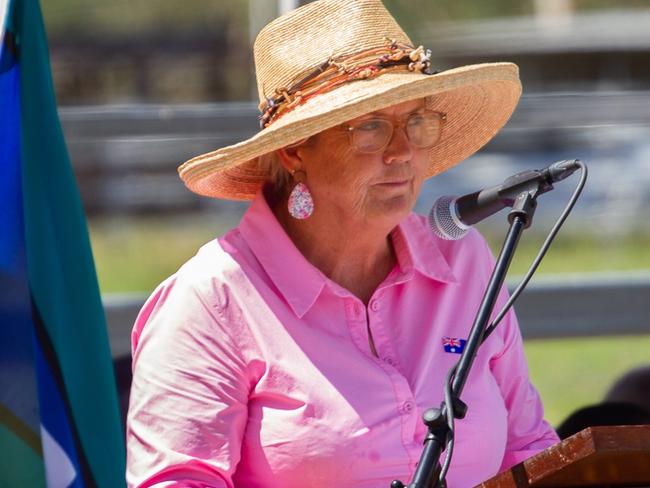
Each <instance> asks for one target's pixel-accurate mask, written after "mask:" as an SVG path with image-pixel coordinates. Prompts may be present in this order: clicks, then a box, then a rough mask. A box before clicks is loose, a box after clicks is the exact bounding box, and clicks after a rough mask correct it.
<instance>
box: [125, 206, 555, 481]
mask: <svg viewBox="0 0 650 488" xmlns="http://www.w3.org/2000/svg"><path fill="white" fill-rule="evenodd" d="M392 240H393V245H394V249H395V252H396V255H397V260H398V264H397V265H396V266H395V268H394V269H393V270H392V271H391V272H390V273H389V275H388V276H387V277H386V279H385V280H384V281H383V283H382V284H381V285H380V286H379V287H378V288H377V290H375V292H374V294H373V296H372V298H371V300H370V302H369V304H368V306H367V307H366V306H365V305H364V303H363V302H362V301H360V300H359V299H358V298H357V297H355V296H353V295H352V294H351V293H350V292H349V291H347V290H346V289H344V288H342V287H341V286H339V285H337V284H336V283H334V282H332V281H331V280H329V279H328V278H327V277H326V276H325V275H323V273H321V272H320V271H319V270H318V269H316V268H315V267H314V266H312V265H311V264H310V263H309V262H308V261H307V260H306V259H305V258H304V257H303V256H302V255H301V254H300V252H299V251H298V250H297V249H296V247H295V246H294V245H293V243H292V241H291V240H290V239H289V237H288V236H287V235H286V233H285V232H284V230H283V229H282V227H281V226H280V225H279V224H278V222H277V220H276V219H275V217H274V215H273V213H272V212H271V211H270V209H269V207H268V205H267V203H266V201H265V199H264V198H263V197H262V196H259V195H258V197H257V199H256V200H255V201H254V202H253V203H252V205H251V207H250V209H249V210H248V212H247V213H246V215H245V216H244V218H243V220H242V221H241V224H240V226H239V227H238V228H237V229H234V230H232V231H231V232H229V233H228V234H226V235H225V236H224V237H222V238H220V239H217V240H214V241H212V242H210V243H208V244H206V245H205V246H203V247H202V248H201V250H200V251H199V252H198V253H197V255H196V256H194V257H193V258H192V259H190V260H189V261H188V262H187V263H186V264H185V265H184V266H183V267H181V269H180V270H179V271H178V272H177V273H176V274H174V275H173V276H171V277H170V278H168V279H167V280H166V281H165V282H163V283H162V284H161V285H160V286H159V287H158V288H157V290H156V291H155V292H154V293H153V295H152V296H151V297H150V298H149V300H148V301H147V302H146V304H145V305H144V307H143V309H142V311H141V312H140V315H139V316H138V318H137V321H136V324H135V327H134V330H133V336H132V340H133V361H134V366H133V367H134V377H133V386H132V390H131V404H130V410H129V416H128V427H127V444H128V461H127V464H128V469H127V480H128V484H129V486H132V487H133V486H138V487H144V486H156V487H163V486H164V487H168V486H183V487H213V486H214V487H217V486H218V487H222V486H228V487H230V486H238V487H239V486H240V487H258V486H259V487H265V488H273V487H283V488H288V487H321V486H322V487H325V486H354V487H373V488H375V487H386V488H388V487H389V486H390V482H391V481H392V480H393V479H395V478H399V479H401V480H402V481H405V482H406V481H408V480H410V478H411V476H412V475H413V472H414V469H415V466H416V463H417V461H418V460H419V457H420V453H421V450H422V441H423V438H424V435H425V433H426V430H425V426H424V425H423V423H422V420H421V415H422V412H423V410H424V409H426V408H428V407H431V406H437V405H439V404H440V402H441V400H442V392H443V381H444V377H445V374H446V373H447V371H448V370H449V368H451V367H452V366H453V365H454V364H455V363H456V361H457V360H458V359H459V357H460V356H459V355H458V354H456V353H454V352H446V351H445V348H444V344H443V339H444V338H451V339H465V338H467V334H468V332H469V329H470V327H471V325H472V322H473V319H474V316H475V314H476V309H477V306H478V304H479V301H480V299H481V296H482V293H483V291H484V288H485V285H486V282H487V280H488V278H489V275H490V272H491V269H492V264H493V257H492V255H491V253H490V250H489V248H488V247H487V245H486V243H485V241H484V240H483V239H482V237H481V236H480V235H479V234H478V233H476V232H471V233H470V234H468V235H467V236H466V237H465V238H464V239H462V240H459V241H441V240H438V239H437V238H436V237H434V236H433V234H432V233H431V232H430V231H429V230H428V228H427V225H426V221H425V220H424V219H423V218H422V217H420V216H417V215H415V214H412V215H410V216H409V217H407V218H406V219H405V220H404V221H403V222H402V223H401V224H400V225H399V226H398V227H397V228H396V229H395V230H394V231H393V233H392ZM505 299H506V294H505V292H503V293H502V294H501V295H500V299H499V304H498V307H497V310H498V309H499V308H500V306H501V305H502V304H503V303H504V301H505ZM368 327H369V328H370V330H371V331H372V337H373V339H374V345H375V348H376V352H377V354H378V357H376V356H375V355H374V354H373V353H372V351H371V348H370V345H369V338H368ZM447 346H448V347H447V349H448V350H451V347H452V346H450V345H449V343H447ZM462 399H463V400H464V401H465V402H466V403H467V404H468V406H469V410H468V414H467V417H466V418H465V419H463V420H458V421H457V422H456V427H457V429H456V446H455V449H454V456H453V460H452V464H451V469H450V471H449V475H448V477H447V480H448V483H449V486H450V487H451V488H453V487H459V488H465V487H470V486H474V485H475V484H477V483H479V482H481V481H483V480H485V479H487V478H489V477H491V476H492V475H494V474H496V473H497V472H498V471H499V470H502V469H505V468H507V467H509V466H511V465H513V464H515V463H517V462H519V461H521V460H523V459H525V458H527V457H529V456H531V455H533V454H535V453H536V452H538V451H539V450H542V449H544V448H546V447H548V446H550V445H551V444H553V443H555V442H557V441H558V438H557V436H556V434H555V432H554V431H553V430H552V429H551V428H550V427H549V425H548V424H547V423H546V422H545V421H544V420H543V411H542V404H541V402H540V399H539V396H538V394H537V392H536V390H535V389H534V388H533V387H532V386H531V384H530V382H529V379H528V373H527V367H526V361H525V358H524V355H523V350H522V341H521V336H520V333H519V329H518V326H517V321H516V318H515V316H514V314H513V313H509V314H508V315H507V316H506V318H505V319H504V321H503V322H502V323H501V325H500V326H499V327H498V328H497V329H496V331H495V333H493V334H492V335H491V336H490V337H489V339H488V340H487V341H486V342H485V344H484V345H483V346H482V347H481V349H480V352H479V354H478V357H477V359H476V362H475V364H474V367H473V369H472V372H471V374H470V376H469V379H468V381H467V384H466V387H465V390H464V392H463V395H462Z"/></svg>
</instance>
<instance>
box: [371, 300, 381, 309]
mask: <svg viewBox="0 0 650 488" xmlns="http://www.w3.org/2000/svg"><path fill="white" fill-rule="evenodd" d="M370 310H372V311H373V312H376V311H377V310H379V300H373V301H372V302H370Z"/></svg>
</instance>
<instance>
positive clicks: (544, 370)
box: [524, 335, 650, 427]
mask: <svg viewBox="0 0 650 488" xmlns="http://www.w3.org/2000/svg"><path fill="white" fill-rule="evenodd" d="M524 347H525V349H526V356H527V357H528V363H529V368H530V376H531V379H532V381H533V383H534V384H535V386H536V387H537V389H538V390H539V392H540V395H541V397H542V400H543V401H544V407H545V411H546V418H547V419H548V421H549V422H550V423H551V424H552V425H554V426H556V427H557V425H558V424H559V423H560V422H561V421H562V420H563V419H565V418H566V417H567V416H568V415H569V414H570V413H571V412H573V411H574V410H576V409H577V408H579V407H582V406H586V405H590V404H594V403H598V402H599V401H601V400H602V399H603V397H604V395H605V394H606V393H607V391H608V389H609V387H610V386H611V385H612V383H613V381H614V380H615V379H616V378H618V377H619V376H621V375H622V374H623V373H624V372H626V371H627V370H629V369H631V368H633V367H637V366H640V365H642V364H646V365H647V364H650V335H644V336H627V337H597V338H596V337H592V338H579V339H544V340H534V341H526V343H525V345H524Z"/></svg>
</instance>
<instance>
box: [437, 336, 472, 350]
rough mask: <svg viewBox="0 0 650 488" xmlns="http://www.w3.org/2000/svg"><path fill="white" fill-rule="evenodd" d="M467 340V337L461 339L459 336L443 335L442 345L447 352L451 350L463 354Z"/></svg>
mask: <svg viewBox="0 0 650 488" xmlns="http://www.w3.org/2000/svg"><path fill="white" fill-rule="evenodd" d="M466 343H467V341H466V340H465V339H459V338H457V337H443V338H442V347H443V349H444V350H445V352H450V353H453V354H462V352H463V351H464V350H465V344H466Z"/></svg>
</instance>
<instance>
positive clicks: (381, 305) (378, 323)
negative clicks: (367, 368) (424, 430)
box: [367, 287, 421, 469]
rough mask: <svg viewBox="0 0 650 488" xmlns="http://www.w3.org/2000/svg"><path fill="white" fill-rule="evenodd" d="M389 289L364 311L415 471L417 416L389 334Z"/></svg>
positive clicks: (405, 448) (418, 446) (379, 293)
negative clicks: (387, 379)
mask: <svg viewBox="0 0 650 488" xmlns="http://www.w3.org/2000/svg"><path fill="white" fill-rule="evenodd" d="M390 292H391V290H390V287H388V288H386V287H383V288H380V289H378V290H377V291H376V292H375V293H374V294H373V296H372V298H371V299H370V302H369V303H368V309H367V313H368V315H367V320H368V324H369V325H370V330H371V331H372V334H373V339H374V343H375V348H376V350H377V353H378V355H379V357H378V358H376V360H377V361H378V362H379V363H380V366H381V368H382V369H383V370H384V371H385V373H386V374H387V375H388V377H389V379H390V382H391V384H392V387H393V391H394V394H395V408H396V409H397V412H398V414H399V416H400V423H401V441H402V445H403V447H404V450H405V451H406V453H407V455H408V458H409V467H410V468H411V469H414V467H415V466H416V462H417V460H418V458H419V454H420V453H419V451H420V450H421V446H420V445H416V444H415V442H414V439H415V432H416V427H417V425H418V422H419V421H420V416H419V413H418V408H417V403H416V400H415V395H414V394H413V390H412V389H411V385H410V384H409V382H408V381H407V379H406V377H405V376H404V374H403V373H402V370H401V368H400V364H399V361H400V358H399V356H398V355H397V352H396V350H395V348H394V344H393V341H392V340H391V335H390V334H389V330H388V329H389V327H390V326H391V324H389V323H388V308H387V307H388V304H389V303H390V299H389V295H390Z"/></svg>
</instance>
